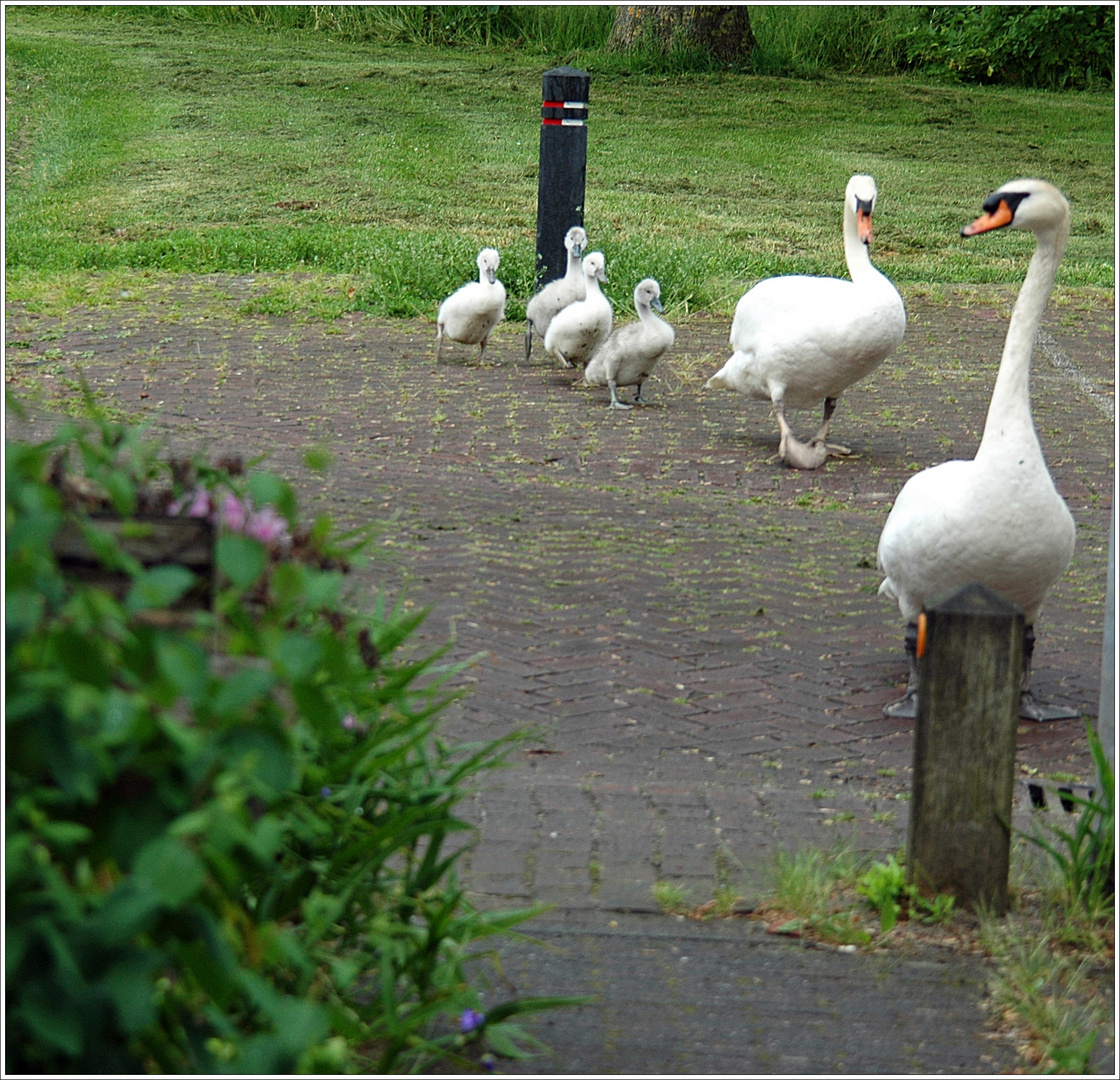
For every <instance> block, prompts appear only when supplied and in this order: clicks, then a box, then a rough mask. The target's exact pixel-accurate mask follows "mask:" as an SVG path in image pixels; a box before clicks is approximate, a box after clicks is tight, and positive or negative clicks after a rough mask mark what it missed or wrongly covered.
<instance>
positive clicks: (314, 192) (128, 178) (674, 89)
mask: <svg viewBox="0 0 1120 1080" xmlns="http://www.w3.org/2000/svg"><path fill="white" fill-rule="evenodd" d="M6 45H7V70H6V90H5V92H6V95H7V98H8V105H7V120H8V129H7V146H6V175H7V181H8V189H7V204H6V212H7V217H6V239H7V275H8V295H9V298H23V299H27V300H29V301H35V302H40V303H45V302H49V301H50V299H51V298H52V297H53V298H54V299H55V301H56V302H57V301H58V300H59V299H60V298H63V299H66V298H70V299H72V298H73V296H75V295H76V294H77V293H76V290H75V284H76V283H77V282H81V283H82V288H83V289H85V288H86V286H87V285H88V283H89V282H90V280H91V272H93V271H96V272H97V273H96V274H93V275H92V276H93V279H94V280H98V279H108V280H112V281H113V282H114V283H116V282H119V281H120V280H121V279H122V277H123V278H135V277H136V276H137V275H140V274H149V275H151V274H156V273H214V272H218V273H225V272H236V273H244V272H261V273H265V272H287V271H297V270H298V271H314V272H316V273H313V274H312V275H311V276H310V277H307V278H301V279H299V281H298V284H296V285H289V286H288V287H284V288H280V287H278V288H277V289H276V290H275V293H274V297H273V302H274V304H275V305H276V308H277V309H278V310H281V309H290V308H293V307H299V308H307V309H309V310H312V311H314V312H316V313H317V314H321V315H323V316H330V315H334V314H338V313H339V312H340V311H343V310H346V309H348V308H356V309H362V310H367V311H371V312H373V313H376V314H381V315H414V314H423V315H427V316H432V315H434V311H435V307H436V305H437V304H438V302H439V300H440V299H442V297H443V296H445V295H446V294H447V293H448V292H450V291H451V290H452V289H453V288H455V287H457V286H458V285H459V284H461V283H462V282H463V281H465V280H467V279H468V278H470V277H472V276H473V275H474V256H475V254H476V252H477V250H478V248H479V247H480V246H482V245H483V244H491V245H494V246H496V247H498V248H499V249H500V251H501V253H502V258H503V261H502V269H501V277H502V279H503V280H504V281H505V283H506V286H507V289H508V290H509V293H510V297H511V303H510V305H509V308H508V316H509V317H511V318H517V317H519V316H521V315H522V314H523V301H524V300H525V299H526V298H527V296H528V295H529V294H530V293H531V290H532V274H533V268H534V265H535V257H534V240H535V234H536V200H537V179H536V160H537V152H538V140H539V134H538V133H539V122H540V111H539V107H540V89H541V82H540V76H541V72H542V70H544V69H545V68H546V67H548V66H549V65H550V63H551V62H552V61H550V60H549V59H548V58H545V57H542V56H540V55H532V54H529V53H526V52H524V51H521V52H519V51H516V50H511V49H482V48H479V49H470V50H468V49H435V48H423V47H416V46H388V47H386V46H376V45H371V44H364V43H353V42H338V41H334V40H331V39H330V38H329V37H328V36H326V35H324V34H316V33H314V32H305V31H284V32H276V31H271V32H270V31H267V30H263V29H259V28H255V27H251V26H250V27H243V26H221V27H219V26H209V25H204V24H198V23H193V24H180V23H174V22H171V23H169V22H162V21H161V22H151V23H145V22H143V21H140V20H122V19H114V18H112V17H110V16H106V15H98V14H96V13H87V12H82V11H79V10H76V9H66V8H9V9H8V11H7V42H6ZM1113 124H1114V113H1113V96H1112V95H1111V94H1096V93H1065V94H1057V93H1047V92H1040V91H1024V90H1011V89H1000V88H993V87H977V86H970V87H957V86H951V85H939V84H934V83H929V82H919V81H916V80H912V79H910V78H902V77H898V78H856V77H830V78H822V79H818V80H814V81H798V80H790V79H776V78H765V77H758V76H746V75H732V74H711V75H687V74H686V75H675V76H650V75H637V74H634V75H626V74H625V73H624V71H623V69H621V68H617V67H615V68H614V69H613V70H612V71H609V72H602V73H598V74H597V73H596V72H595V71H594V70H593V69H592V71H591V101H590V121H589V125H590V126H589V161H588V170H587V205H586V212H585V224H586V226H587V229H588V233H589V235H590V238H591V245H592V247H594V248H599V249H601V250H602V251H603V252H604V253H605V254H606V256H607V262H608V273H609V275H610V277H611V283H612V284H611V293H612V298H613V299H614V301H615V304H616V307H619V308H623V309H625V308H626V307H627V306H628V305H629V303H630V297H629V293H630V291H631V289H632V288H633V285H634V284H635V283H636V282H637V280H638V279H639V278H641V277H644V276H646V275H652V276H654V277H656V278H658V280H659V281H660V282H661V285H662V290H663V295H664V297H665V299H666V302H667V306H668V307H669V310H670V311H671V312H674V311H675V312H677V313H680V312H681V311H683V310H685V309H690V310H694V309H707V310H712V311H716V312H721V313H725V314H726V313H730V311H731V310H732V309H733V307H734V304H735V301H736V300H737V299H738V297H739V295H740V294H741V293H742V292H743V290H744V289H745V288H746V287H747V286H749V285H750V284H752V283H753V282H754V281H756V280H757V279H759V278H760V277H764V276H768V275H771V274H777V273H790V272H794V273H797V272H808V273H827V274H840V273H843V272H844V267H843V255H842V250H841V243H840V217H841V209H840V200H841V197H842V195H843V190H844V185H845V183H846V181H847V178H848V176H849V175H850V174H851V173H852V172H855V171H868V172H871V173H873V174H874V175H875V177H876V178H877V180H878V183H879V189H880V198H879V204H878V208H877V213H876V237H875V243H874V247H873V256H874V258H875V260H876V262H877V263H878V265H879V266H880V267H881V268H882V269H883V270H884V271H885V272H886V273H887V274H888V275H890V276H891V277H892V278H893V279H894V280H895V282H896V283H898V284H899V285H900V286H903V287H905V286H907V285H911V286H917V285H927V284H938V283H941V284H950V283H1014V282H1017V281H1018V280H1020V279H1021V277H1022V274H1023V272H1024V256H1025V254H1026V252H1027V251H1029V249H1030V246H1031V243H1032V241H1031V238H1029V237H1027V236H1024V235H1021V234H1012V233H1007V234H1000V235H998V236H993V237H992V238H990V239H988V240H986V241H985V243H984V244H983V245H974V244H969V243H967V242H965V241H962V240H961V239H960V236H959V229H960V226H961V225H963V224H964V223H965V222H967V221H969V220H971V219H972V218H973V217H975V216H976V214H977V213H978V212H979V207H980V202H981V200H982V199H983V198H984V197H985V196H986V195H987V194H988V193H989V192H990V191H992V190H993V189H994V188H996V187H997V186H998V185H999V184H1001V183H1002V182H1003V181H1005V180H1007V179H1010V178H1012V177H1015V176H1028V175H1031V176H1034V175H1037V176H1043V177H1046V178H1048V179H1050V180H1052V181H1053V182H1055V183H1056V184H1058V186H1059V187H1061V188H1062V190H1063V191H1064V192H1065V193H1066V195H1067V196H1068V197H1069V199H1070V201H1071V204H1072V206H1073V230H1072V236H1071V239H1070V244H1069V249H1068V252H1067V255H1066V258H1065V261H1064V263H1063V265H1062V269H1061V273H1060V276H1059V284H1060V285H1061V286H1064V287H1067V288H1069V287H1092V288H1095V289H1105V290H1111V289H1112V288H1113V285H1114V277H1113V274H1114V263H1113V226H1114V221H1113V189H1114V172H1113V143H1114V138H1113V130H1114V129H1113ZM340 275H341V280H340V277H339V276H340ZM87 299H88V296H87Z"/></svg>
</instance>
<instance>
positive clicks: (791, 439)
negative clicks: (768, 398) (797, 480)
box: [773, 399, 828, 469]
mask: <svg viewBox="0 0 1120 1080" xmlns="http://www.w3.org/2000/svg"><path fill="white" fill-rule="evenodd" d="M773 405H774V415H775V416H776V417H777V418H778V427H779V429H780V430H781V433H782V437H781V440H780V441H779V443H778V457H780V458H781V459H782V461H784V462H786V463H787V464H788V465H792V466H793V467H794V468H795V469H819V468H820V467H821V466H822V465H823V464H824V463H825V462H826V461H827V460H828V447H827V446H826V445H825V444H824V442H823V441H818V440H817V439H814V440H813V441H812V442H809V443H803V442H800V441H799V440H798V439H797V436H795V435H794V433H793V430H792V429H791V428H790V426H789V422H788V421H787V420H786V416H785V407H784V405H783V403H782V401H781V399H779V400H777V401H774V402H773Z"/></svg>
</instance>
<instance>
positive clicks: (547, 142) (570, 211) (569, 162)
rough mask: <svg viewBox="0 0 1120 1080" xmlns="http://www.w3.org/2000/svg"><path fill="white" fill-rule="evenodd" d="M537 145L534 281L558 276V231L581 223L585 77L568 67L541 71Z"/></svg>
mask: <svg viewBox="0 0 1120 1080" xmlns="http://www.w3.org/2000/svg"><path fill="white" fill-rule="evenodd" d="M541 82H542V92H543V98H544V100H543V102H542V104H541V150H540V165H539V168H538V171H537V272H536V284H537V287H538V288H539V287H540V286H541V285H542V284H543V283H544V282H546V281H551V280H553V279H554V278H558V277H563V276H564V271H565V270H567V268H568V252H567V251H566V250H565V248H564V236H565V234H566V233H567V231H568V230H569V229H570V228H571V227H572V226H573V225H582V224H583V196H584V189H585V187H586V184H587V96H588V90H589V88H590V86H591V77H590V76H589V75H588V74H587V72H586V71H579V70H578V69H576V68H573V67H558V68H553V69H552V70H551V71H546V72H545V73H544V76H543V78H542V80H541Z"/></svg>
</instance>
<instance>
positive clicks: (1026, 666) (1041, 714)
mask: <svg viewBox="0 0 1120 1080" xmlns="http://www.w3.org/2000/svg"><path fill="white" fill-rule="evenodd" d="M1033 659H1034V627H1033V626H1028V627H1027V628H1026V629H1025V630H1024V632H1023V682H1022V688H1021V689H1020V691H1019V717H1020V719H1022V720H1039V721H1042V720H1076V719H1078V718H1079V717H1080V716H1081V710H1080V709H1071V708H1069V707H1068V706H1066V705H1047V704H1045V703H1044V702H1041V701H1036V700H1035V696H1034V694H1033V693H1032V692H1031V662H1032V660H1033Z"/></svg>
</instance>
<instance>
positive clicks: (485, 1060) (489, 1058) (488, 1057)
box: [479, 1054, 497, 1072]
mask: <svg viewBox="0 0 1120 1080" xmlns="http://www.w3.org/2000/svg"><path fill="white" fill-rule="evenodd" d="M479 1061H480V1062H481V1063H482V1067H483V1068H484V1069H485V1070H486V1071H487V1072H493V1071H494V1066H495V1065H496V1064H497V1062H496V1061H495V1060H494V1055H493V1054H483V1055H482V1057H481V1058H479Z"/></svg>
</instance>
